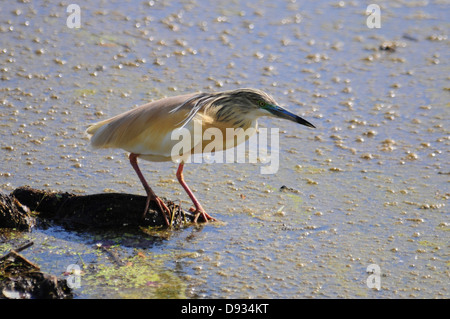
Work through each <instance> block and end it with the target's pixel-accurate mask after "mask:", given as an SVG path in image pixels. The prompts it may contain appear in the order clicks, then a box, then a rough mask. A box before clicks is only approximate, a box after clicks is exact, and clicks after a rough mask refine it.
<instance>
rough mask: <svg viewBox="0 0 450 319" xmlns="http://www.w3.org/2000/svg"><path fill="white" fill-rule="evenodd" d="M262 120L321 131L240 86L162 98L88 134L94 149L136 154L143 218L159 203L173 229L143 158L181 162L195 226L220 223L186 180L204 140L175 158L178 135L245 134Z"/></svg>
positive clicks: (259, 92) (95, 126) (132, 161)
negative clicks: (175, 134) (142, 164)
mask: <svg viewBox="0 0 450 319" xmlns="http://www.w3.org/2000/svg"><path fill="white" fill-rule="evenodd" d="M261 116H269V117H275V118H281V119H286V120H290V121H293V122H295V123H298V124H301V125H305V126H307V127H310V128H315V126H314V125H313V124H311V123H310V122H308V121H306V120H305V119H303V118H301V117H300V116H298V115H295V114H294V113H292V112H290V111H288V110H287V109H286V108H283V107H281V106H278V104H277V103H276V101H275V100H274V98H273V97H272V96H270V95H269V94H267V93H266V92H264V91H262V90H259V89H253V88H240V89H235V90H228V91H222V92H212V93H203V92H200V93H191V94H184V95H179V96H171V97H166V98H162V99H160V100H156V101H153V102H150V103H147V104H144V105H141V106H138V107H136V108H133V109H130V110H129V111H126V112H124V113H122V114H119V115H116V116H114V117H111V118H109V119H106V120H103V121H100V122H98V123H95V124H93V125H91V126H89V128H88V129H87V130H86V133H87V134H88V135H90V143H91V145H92V147H93V148H118V149H123V150H125V151H127V152H129V153H130V154H129V161H130V164H131V166H132V167H133V169H134V170H135V172H136V174H137V175H138V177H139V179H140V181H141V183H142V185H143V187H144V189H145V191H146V193H147V200H146V204H145V209H144V213H143V215H142V218H145V215H146V213H147V211H148V208H149V204H150V201H153V202H156V203H157V206H158V207H159V209H160V211H161V213H162V214H163V216H164V218H165V222H166V224H167V226H170V224H169V221H168V218H167V217H170V214H171V213H170V210H169V209H168V207H167V206H166V204H165V203H164V201H162V200H161V199H160V198H159V197H158V196H157V195H156V194H155V192H154V191H153V190H152V188H151V187H150V186H149V184H148V183H147V181H146V179H145V177H144V175H143V174H142V172H141V170H140V168H139V166H138V161H137V160H138V158H139V159H142V160H147V161H151V162H164V161H175V162H179V165H178V169H177V172H176V177H177V179H178V182H179V183H180V184H181V186H182V187H183V188H184V190H185V191H186V193H187V195H188V196H189V197H190V199H191V201H192V203H193V204H194V206H195V218H194V222H195V223H197V221H198V218H199V216H202V218H203V220H204V222H208V221H214V220H215V218H213V217H212V216H210V215H209V214H207V213H206V211H205V210H204V209H203V207H202V205H201V204H200V202H199V201H198V200H197V198H196V197H195V195H194V193H193V192H192V191H191V190H190V188H189V186H188V185H187V184H186V181H185V180H184V176H183V169H184V164H185V162H186V159H187V158H189V156H191V155H192V154H194V153H196V152H197V153H198V152H203V145H204V141H202V140H200V142H198V140H197V142H196V141H195V138H194V141H193V143H192V144H191V146H192V148H191V149H190V150H188V151H185V152H183V153H182V154H178V156H173V154H172V153H173V152H172V150H173V147H174V146H175V144H176V143H177V142H178V141H177V140H174V139H173V138H172V133H173V132H174V131H175V130H177V129H178V130H179V129H182V128H184V129H187V130H189V131H190V132H192V133H193V137H195V136H194V133H195V132H194V127H195V125H197V126H200V127H201V132H204V131H205V130H207V129H208V128H215V129H218V130H220V131H221V132H223V133H225V131H226V129H227V128H242V132H244V131H245V130H247V129H248V128H254V130H253V132H256V128H257V125H258V122H257V119H258V118H259V117H261ZM196 134H197V135H198V133H196ZM223 136H226V134H223ZM248 137H249V136H245V137H244V139H243V140H244V141H245V139H246V138H248ZM237 140H239V138H238V139H237ZM241 142H242V139H241V141H240V142H237V141H236V140H235V139H234V138H233V141H232V142H231V143H224V144H223V145H224V146H223V150H224V149H227V148H231V147H235V146H237V144H238V143H241ZM198 143H202V147H200V148H199V147H196V146H198ZM194 144H195V145H194ZM216 151H219V150H216Z"/></svg>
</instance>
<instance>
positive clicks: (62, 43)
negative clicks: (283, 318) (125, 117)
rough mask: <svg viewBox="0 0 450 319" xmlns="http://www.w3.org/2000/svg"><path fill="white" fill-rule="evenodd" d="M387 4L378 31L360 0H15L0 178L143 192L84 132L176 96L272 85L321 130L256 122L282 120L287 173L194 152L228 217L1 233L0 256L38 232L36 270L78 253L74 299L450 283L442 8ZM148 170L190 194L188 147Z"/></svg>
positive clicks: (315, 293)
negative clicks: (180, 160)
mask: <svg viewBox="0 0 450 319" xmlns="http://www.w3.org/2000/svg"><path fill="white" fill-rule="evenodd" d="M378 3H379V4H380V6H381V28H380V29H369V28H368V27H367V26H366V18H367V17H366V15H365V10H366V4H365V3H361V2H357V1H320V2H318V3H309V2H308V3H300V2H298V1H286V2H275V3H273V2H271V3H267V2H264V1H259V2H254V3H252V4H243V3H240V2H238V1H234V2H227V3H226V4H211V3H209V2H206V1H182V2H180V3H176V2H171V1H136V2H135V1H115V2H111V1H102V2H95V4H94V3H90V2H86V1H83V2H79V3H78V4H79V5H80V7H81V28H80V29H70V28H68V27H67V25H66V19H67V17H68V13H66V8H67V5H68V3H67V4H65V3H61V4H53V2H51V1H40V2H32V3H28V2H27V1H18V2H3V3H2V6H1V7H2V8H1V11H2V15H1V18H0V65H1V69H0V77H1V81H0V92H1V96H0V128H1V130H0V154H1V158H2V165H1V166H0V190H2V191H3V192H6V193H8V192H11V191H12V190H13V189H15V188H16V187H19V186H23V185H30V186H32V187H36V188H40V189H53V190H61V191H68V192H74V193H80V194H81V193H85V194H90V193H98V192H109V191H111V192H127V193H138V194H144V190H143V189H142V186H141V185H140V183H139V180H138V178H137V176H135V174H134V172H133V170H132V168H131V167H130V165H129V164H128V160H127V157H126V153H125V152H124V151H121V150H92V149H91V148H90V147H89V141H88V138H87V137H86V136H85V134H84V131H85V129H86V127H87V125H88V124H90V123H93V122H96V121H98V120H101V119H105V118H108V117H110V116H113V115H115V114H118V113H121V112H123V111H125V110H128V109H130V108H131V107H133V106H135V105H140V104H142V103H145V102H147V101H151V100H155V99H158V98H161V97H164V96H170V95H177V94H182V93H187V92H193V91H218V90H226V89H234V88H237V87H256V88H261V89H264V90H265V91H267V92H269V93H270V94H271V95H273V96H274V97H275V98H276V100H277V101H278V102H279V103H280V105H283V106H286V107H287V108H289V109H290V110H292V111H294V112H295V113H297V114H299V115H301V116H302V117H304V118H305V119H307V120H308V121H310V122H312V123H313V124H314V125H315V126H316V127H317V128H316V129H314V130H312V129H309V128H306V127H300V126H298V125H296V124H295V123H292V122H287V121H281V120H273V119H268V118H262V119H260V121H259V122H260V125H261V127H266V128H279V129H280V156H279V162H280V167H279V169H278V171H277V172H276V174H269V175H263V174H260V167H261V165H262V164H260V163H259V164H251V163H244V164H240V163H235V164H207V163H204V164H187V165H186V167H185V178H186V180H187V181H188V183H189V184H190V185H191V187H192V189H193V190H194V191H195V192H196V195H197V197H198V199H199V200H200V201H201V202H202V205H203V206H204V207H205V209H206V210H207V211H208V213H210V214H211V215H213V216H214V217H216V218H218V219H219V220H220V221H221V222H220V223H211V224H208V225H205V226H199V227H188V228H185V229H182V230H177V231H169V232H158V231H150V230H148V231H145V232H143V231H131V230H124V231H123V232H122V231H121V232H115V233H114V232H107V233H105V232H100V231H99V232H95V233H76V232H70V231H66V230H64V229H61V228H59V227H49V228H46V229H42V228H37V229H35V230H33V231H32V232H31V233H26V234H23V233H16V232H2V233H1V235H0V236H1V237H0V254H3V253H4V252H6V251H7V250H8V249H10V248H11V247H13V246H14V245H19V244H20V243H22V242H24V241H25V240H33V241H34V242H35V244H34V246H33V247H31V248H28V249H27V250H26V251H24V253H23V254H24V255H25V256H26V257H27V258H29V259H30V260H31V261H34V262H36V263H38V264H39V265H40V266H41V268H42V270H43V271H46V272H49V273H52V274H55V275H58V276H63V273H64V272H65V271H66V269H67V267H68V266H69V265H70V264H78V265H80V266H81V268H82V270H83V273H82V276H81V287H80V288H76V289H75V296H76V297H77V298H309V297H315V298H317V297H319V298H320V297H322V298H323V297H345V298H448V297H449V296H450V294H449V290H448V281H449V230H450V228H449V222H450V221H449V213H448V198H449V196H450V192H449V189H448V183H449V161H448V158H449V130H448V127H449V125H448V123H449V113H450V112H449V110H450V109H449V103H448V101H449V84H448V83H449V82H448V80H449V76H448V74H450V72H449V71H450V69H449V64H448V57H449V53H448V52H450V50H449V40H448V30H449V23H448V21H447V19H446V13H448V10H449V7H448V5H447V4H445V3H444V2H443V1H436V2H427V1H417V2H403V1H382V2H378ZM386 41H390V43H388V44H386V43H385V42H386ZM383 45H384V46H385V48H386V46H387V47H388V48H393V49H394V50H380V46H383ZM141 167H142V169H143V171H144V174H145V175H146V176H147V178H148V180H149V182H150V184H151V185H153V187H154V189H155V191H156V192H157V193H158V195H160V196H165V197H168V198H171V199H174V200H175V199H179V200H181V201H182V203H184V205H185V206H189V205H190V203H189V201H188V198H187V196H186V195H185V194H184V192H183V191H182V188H181V187H180V186H179V185H178V183H177V182H176V178H175V171H176V164H173V163H150V162H143V163H142V165H141ZM282 186H286V188H283V189H284V190H283V191H280V188H281V187H282ZM102 247H103V248H102ZM371 264H376V265H378V266H379V267H380V270H381V274H380V277H379V278H380V283H381V288H380V289H379V290H376V289H372V288H369V287H368V285H367V279H368V277H369V276H370V274H369V273H367V271H366V270H367V267H368V266H369V265H371Z"/></svg>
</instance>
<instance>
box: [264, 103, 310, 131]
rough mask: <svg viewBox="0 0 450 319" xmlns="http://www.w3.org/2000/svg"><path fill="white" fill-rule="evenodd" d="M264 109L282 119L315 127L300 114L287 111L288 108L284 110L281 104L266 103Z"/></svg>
mask: <svg viewBox="0 0 450 319" xmlns="http://www.w3.org/2000/svg"><path fill="white" fill-rule="evenodd" d="M265 109H266V110H267V111H269V112H270V113H272V114H273V115H275V116H276V117H279V118H282V119H286V120H290V121H292V122H295V123H298V124H302V125H305V126H308V127H312V128H316V127H315V126H314V125H312V124H311V123H309V122H308V121H307V120H304V119H302V118H301V117H300V116H298V115H295V114H294V113H291V112H289V111H288V110H286V109H285V108H282V107H281V106H278V105H268V106H267V107H265Z"/></svg>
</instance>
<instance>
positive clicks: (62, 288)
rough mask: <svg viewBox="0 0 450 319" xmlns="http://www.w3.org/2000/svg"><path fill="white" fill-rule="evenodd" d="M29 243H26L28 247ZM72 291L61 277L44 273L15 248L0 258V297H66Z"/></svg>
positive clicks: (69, 295)
mask: <svg viewBox="0 0 450 319" xmlns="http://www.w3.org/2000/svg"><path fill="white" fill-rule="evenodd" d="M29 246H30V245H27V247H29ZM72 297H73V295H72V292H71V290H70V288H69V287H68V286H67V283H66V281H65V280H63V279H58V278H57V277H56V276H53V275H49V274H45V273H43V272H41V271H40V269H39V266H37V265H35V264H34V263H32V262H30V261H29V260H27V259H26V258H25V257H23V256H22V255H21V254H19V253H18V252H17V251H15V250H11V251H10V252H9V253H8V254H6V255H5V256H3V257H1V258H0V299H67V298H72Z"/></svg>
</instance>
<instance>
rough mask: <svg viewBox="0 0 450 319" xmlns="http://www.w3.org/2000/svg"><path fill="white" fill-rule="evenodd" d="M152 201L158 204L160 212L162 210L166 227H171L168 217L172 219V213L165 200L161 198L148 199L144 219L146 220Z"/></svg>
mask: <svg viewBox="0 0 450 319" xmlns="http://www.w3.org/2000/svg"><path fill="white" fill-rule="evenodd" d="M150 200H153V201H155V202H156V203H157V204H158V206H159V210H160V212H161V213H162V215H163V217H164V220H165V222H166V225H167V226H169V227H170V223H169V219H168V218H167V217H169V218H171V217H172V212H171V211H170V209H169V208H168V207H167V205H166V203H164V202H163V200H162V199H161V198H159V197H156V198H150V197H149V198H147V203H146V204H145V210H144V214H143V215H142V219H144V218H145V215H146V214H147V211H148V207H149V205H150Z"/></svg>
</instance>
